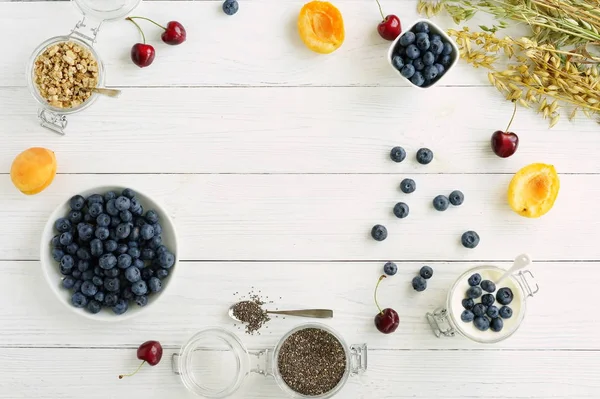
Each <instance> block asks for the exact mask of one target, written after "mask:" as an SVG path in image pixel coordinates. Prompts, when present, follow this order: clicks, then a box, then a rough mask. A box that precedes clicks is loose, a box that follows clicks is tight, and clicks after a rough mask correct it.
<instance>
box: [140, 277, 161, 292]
mask: <svg viewBox="0 0 600 399" xmlns="http://www.w3.org/2000/svg"><path fill="white" fill-rule="evenodd" d="M148 288H150V291H151V292H158V291H160V290H161V288H162V282H161V281H160V280H159V279H158V278H157V277H150V280H148ZM139 295H144V294H139Z"/></svg>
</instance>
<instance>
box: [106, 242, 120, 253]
mask: <svg viewBox="0 0 600 399" xmlns="http://www.w3.org/2000/svg"><path fill="white" fill-rule="evenodd" d="M104 250H105V251H106V252H113V251H116V250H117V242H116V241H115V240H106V241H104Z"/></svg>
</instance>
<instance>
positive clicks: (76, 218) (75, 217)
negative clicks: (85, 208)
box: [67, 211, 83, 224]
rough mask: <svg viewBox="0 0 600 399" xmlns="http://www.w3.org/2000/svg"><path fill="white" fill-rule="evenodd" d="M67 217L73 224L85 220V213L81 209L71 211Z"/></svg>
mask: <svg viewBox="0 0 600 399" xmlns="http://www.w3.org/2000/svg"><path fill="white" fill-rule="evenodd" d="M67 218H68V219H69V222H71V223H72V224H77V223H79V222H81V221H82V220H83V214H82V213H81V211H70V212H69V214H68V216H67Z"/></svg>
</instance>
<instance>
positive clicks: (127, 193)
mask: <svg viewBox="0 0 600 399" xmlns="http://www.w3.org/2000/svg"><path fill="white" fill-rule="evenodd" d="M121 195H122V196H123V197H127V198H129V199H132V198H133V197H135V191H133V190H132V189H130V188H126V189H125V190H123V192H122V193H121Z"/></svg>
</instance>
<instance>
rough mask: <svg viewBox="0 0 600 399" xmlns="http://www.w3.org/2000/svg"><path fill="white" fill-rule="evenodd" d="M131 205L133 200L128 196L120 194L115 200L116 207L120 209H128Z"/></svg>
mask: <svg viewBox="0 0 600 399" xmlns="http://www.w3.org/2000/svg"><path fill="white" fill-rule="evenodd" d="M130 206H131V200H130V199H129V198H127V197H124V196H120V197H117V199H116V200H115V208H117V209H118V210H119V211H126V210H128V209H129V207H130Z"/></svg>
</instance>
